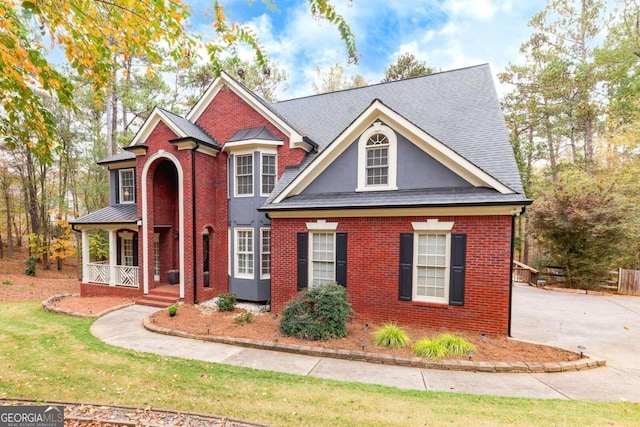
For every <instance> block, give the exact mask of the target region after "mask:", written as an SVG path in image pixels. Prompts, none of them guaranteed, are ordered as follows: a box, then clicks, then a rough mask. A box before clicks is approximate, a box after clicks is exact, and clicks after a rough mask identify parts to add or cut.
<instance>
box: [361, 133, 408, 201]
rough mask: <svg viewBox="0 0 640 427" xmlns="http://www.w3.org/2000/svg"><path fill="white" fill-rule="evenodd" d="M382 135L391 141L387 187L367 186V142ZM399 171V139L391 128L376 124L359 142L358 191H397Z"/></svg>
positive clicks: (363, 134)
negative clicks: (374, 135)
mask: <svg viewBox="0 0 640 427" xmlns="http://www.w3.org/2000/svg"><path fill="white" fill-rule="evenodd" d="M376 133H381V134H383V135H384V136H386V137H387V139H388V140H389V146H388V162H389V166H388V167H389V169H388V173H389V176H388V180H387V184H385V185H367V142H368V141H369V138H370V137H371V135H373V134H376ZM397 171H398V137H397V136H396V133H395V132H394V131H393V129H391V128H390V127H389V126H385V125H383V124H382V123H381V122H375V123H374V124H373V125H372V126H371V127H370V128H369V129H367V130H365V131H364V132H363V133H362V135H360V139H359V140H358V186H357V188H356V191H388V190H397V189H398V187H397V185H396V182H397Z"/></svg>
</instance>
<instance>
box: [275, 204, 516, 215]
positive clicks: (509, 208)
mask: <svg viewBox="0 0 640 427" xmlns="http://www.w3.org/2000/svg"><path fill="white" fill-rule="evenodd" d="M521 209H522V205H503V206H450V207H434V208H431V207H415V208H373V209H331V210H318V209H300V210H296V211H293V210H291V211H269V216H270V217H271V218H318V217H323V218H375V217H398V216H448V217H451V216H503V215H508V216H513V215H515V212H519V211H520V210H521Z"/></svg>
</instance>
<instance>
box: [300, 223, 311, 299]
mask: <svg viewBox="0 0 640 427" xmlns="http://www.w3.org/2000/svg"><path fill="white" fill-rule="evenodd" d="M297 245H298V290H299V291H301V290H303V289H305V288H306V287H307V284H308V282H309V233H298V240H297Z"/></svg>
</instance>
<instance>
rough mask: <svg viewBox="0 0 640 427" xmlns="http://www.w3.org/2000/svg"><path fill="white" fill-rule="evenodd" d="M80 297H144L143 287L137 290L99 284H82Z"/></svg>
mask: <svg viewBox="0 0 640 427" xmlns="http://www.w3.org/2000/svg"><path fill="white" fill-rule="evenodd" d="M80 296H81V297H126V298H140V297H142V286H141V287H140V289H135V288H127V287H123V286H109V285H101V284H97V283H81V284H80Z"/></svg>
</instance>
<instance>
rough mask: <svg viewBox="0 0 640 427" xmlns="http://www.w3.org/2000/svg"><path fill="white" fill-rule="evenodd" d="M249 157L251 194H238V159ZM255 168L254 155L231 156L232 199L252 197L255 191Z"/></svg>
mask: <svg viewBox="0 0 640 427" xmlns="http://www.w3.org/2000/svg"><path fill="white" fill-rule="evenodd" d="M246 156H251V194H249V193H247V194H238V157H246ZM255 176H256V168H255V155H254V153H252V152H251V153H242V154H235V155H234V156H233V195H234V197H238V198H243V197H253V194H254V193H255V190H256V186H255V184H256V179H255Z"/></svg>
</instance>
